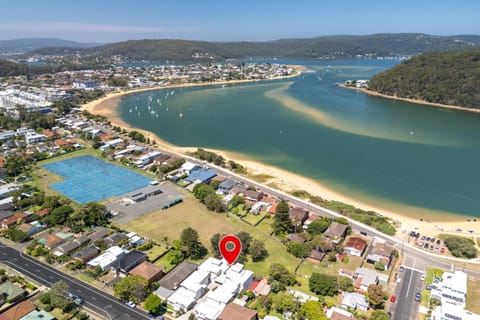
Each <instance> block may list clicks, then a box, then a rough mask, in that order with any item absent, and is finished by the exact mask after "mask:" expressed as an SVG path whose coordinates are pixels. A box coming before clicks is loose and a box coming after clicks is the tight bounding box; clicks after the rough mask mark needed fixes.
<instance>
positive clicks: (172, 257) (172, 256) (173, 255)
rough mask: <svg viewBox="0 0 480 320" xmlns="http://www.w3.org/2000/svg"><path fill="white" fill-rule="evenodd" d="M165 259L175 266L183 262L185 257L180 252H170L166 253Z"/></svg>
mask: <svg viewBox="0 0 480 320" xmlns="http://www.w3.org/2000/svg"><path fill="white" fill-rule="evenodd" d="M167 259H168V261H169V262H170V263H171V264H173V265H177V264H179V263H180V262H182V261H183V260H185V255H184V254H183V252H182V251H180V250H170V251H169V252H168V256H167Z"/></svg>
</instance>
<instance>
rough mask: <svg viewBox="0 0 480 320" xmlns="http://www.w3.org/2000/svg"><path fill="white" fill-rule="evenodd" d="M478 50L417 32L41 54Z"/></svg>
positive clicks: (473, 39)
mask: <svg viewBox="0 0 480 320" xmlns="http://www.w3.org/2000/svg"><path fill="white" fill-rule="evenodd" d="M475 47H480V36H462V35H459V36H433V35H426V34H418V33H398V34H373V35H361V36H349V35H342V36H321V37H316V38H309V39H281V40H276V41H267V42H207V41H189V40H173V39H160V40H131V41H124V42H118V43H111V44H107V45H103V46H99V47H95V48H83V49H82V48H65V47H64V48H58V47H57V48H44V49H38V50H35V51H34V52H33V53H35V54H42V55H58V54H67V55H68V54H81V55H83V56H84V57H88V56H90V57H95V59H97V58H104V59H110V58H112V57H115V58H116V59H119V58H121V59H123V60H130V61H131V60H136V61H139V60H149V61H163V60H167V59H169V60H175V61H186V60H188V61H191V60H192V59H208V60H213V59H215V60H222V59H231V58H246V57H296V58H352V57H356V56H358V55H361V56H373V57H375V56H391V55H412V54H419V53H423V52H429V51H439V50H443V51H449V50H464V49H466V48H475Z"/></svg>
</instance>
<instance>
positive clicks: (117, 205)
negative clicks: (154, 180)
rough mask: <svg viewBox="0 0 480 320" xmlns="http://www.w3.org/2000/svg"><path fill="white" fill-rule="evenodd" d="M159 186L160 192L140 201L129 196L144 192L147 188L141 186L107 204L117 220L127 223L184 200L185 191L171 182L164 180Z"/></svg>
mask: <svg viewBox="0 0 480 320" xmlns="http://www.w3.org/2000/svg"><path fill="white" fill-rule="evenodd" d="M159 188H160V190H161V193H160V194H156V195H152V196H149V197H147V198H146V199H144V200H142V201H138V202H133V201H131V199H130V197H129V196H130V195H132V194H139V193H142V192H143V190H144V189H146V188H141V189H138V190H135V191H133V192H130V193H128V194H124V195H122V196H119V197H117V198H115V199H113V200H111V201H109V202H108V203H107V204H106V206H107V209H108V210H110V212H112V214H113V220H114V221H115V222H118V223H127V222H129V221H131V220H134V219H136V218H139V217H141V216H143V215H145V214H148V213H150V212H153V211H155V210H158V209H166V208H168V207H170V206H172V205H175V204H176V203H179V202H182V201H183V198H184V194H183V192H182V191H179V190H177V189H176V188H175V187H174V186H173V185H171V184H170V183H169V182H164V183H163V184H161V185H159Z"/></svg>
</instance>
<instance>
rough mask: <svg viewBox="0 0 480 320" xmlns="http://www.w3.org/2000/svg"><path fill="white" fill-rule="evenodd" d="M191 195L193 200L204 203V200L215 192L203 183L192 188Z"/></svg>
mask: <svg viewBox="0 0 480 320" xmlns="http://www.w3.org/2000/svg"><path fill="white" fill-rule="evenodd" d="M192 191H193V195H194V196H195V198H197V199H198V200H200V201H201V202H202V203H205V199H206V198H207V196H209V195H215V190H214V189H213V188H212V186H210V185H208V184H204V183H199V184H197V185H196V186H195V187H193V190H192Z"/></svg>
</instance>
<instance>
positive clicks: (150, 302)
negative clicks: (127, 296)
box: [143, 293, 162, 315]
mask: <svg viewBox="0 0 480 320" xmlns="http://www.w3.org/2000/svg"><path fill="white" fill-rule="evenodd" d="M143 306H144V307H145V310H147V311H148V312H150V313H151V314H155V315H156V314H159V313H160V312H161V311H162V299H160V297H159V296H157V295H156V294H154V293H151V294H150V295H149V296H148V297H147V299H145V302H144V303H143Z"/></svg>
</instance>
